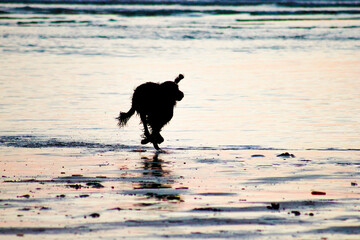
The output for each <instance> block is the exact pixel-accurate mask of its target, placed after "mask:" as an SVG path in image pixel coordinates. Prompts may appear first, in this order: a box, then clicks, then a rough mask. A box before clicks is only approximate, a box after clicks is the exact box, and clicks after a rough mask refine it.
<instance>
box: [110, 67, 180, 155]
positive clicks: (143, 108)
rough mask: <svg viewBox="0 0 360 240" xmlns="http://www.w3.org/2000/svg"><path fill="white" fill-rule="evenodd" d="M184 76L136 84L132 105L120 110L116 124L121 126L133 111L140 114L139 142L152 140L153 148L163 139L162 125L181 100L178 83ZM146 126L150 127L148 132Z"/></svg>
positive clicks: (168, 119) (166, 121) (167, 120)
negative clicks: (141, 130) (164, 80)
mask: <svg viewBox="0 0 360 240" xmlns="http://www.w3.org/2000/svg"><path fill="white" fill-rule="evenodd" d="M183 78H184V76H183V75H182V74H180V75H179V76H178V77H177V78H176V79H175V81H167V82H164V83H161V84H159V83H153V82H147V83H144V84H142V85H140V86H138V87H137V88H136V89H135V91H134V94H133V97H132V105H131V108H130V110H129V111H128V112H126V113H125V112H120V115H119V117H117V118H116V119H118V120H119V122H118V125H119V126H120V127H123V126H125V125H126V123H127V121H128V120H129V119H130V118H131V116H132V115H134V113H135V112H137V114H139V115H140V119H141V122H142V123H143V125H144V135H145V138H144V139H143V140H142V141H141V144H146V143H149V142H152V143H153V145H154V147H155V149H157V150H159V149H160V148H159V146H158V144H160V143H162V142H163V141H164V138H163V137H162V136H161V135H160V131H161V129H162V127H163V126H164V125H165V124H167V123H168V122H169V121H170V120H171V118H172V117H173V113H174V107H175V106H176V101H181V99H183V97H184V93H183V92H181V91H180V90H179V87H178V83H179V82H180V80H181V79H183ZM148 126H149V127H150V129H151V133H150V132H149V129H148Z"/></svg>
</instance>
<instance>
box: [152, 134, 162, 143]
mask: <svg viewBox="0 0 360 240" xmlns="http://www.w3.org/2000/svg"><path fill="white" fill-rule="evenodd" d="M163 141H164V138H163V137H162V136H161V135H160V134H159V135H157V136H156V137H155V139H154V142H156V143H158V144H160V143H162V142H163Z"/></svg>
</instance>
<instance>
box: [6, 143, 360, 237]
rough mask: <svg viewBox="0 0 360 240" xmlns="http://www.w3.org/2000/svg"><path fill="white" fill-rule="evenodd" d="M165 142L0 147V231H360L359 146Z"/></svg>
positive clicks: (321, 234) (195, 233)
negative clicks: (184, 145) (172, 145)
mask: <svg viewBox="0 0 360 240" xmlns="http://www.w3.org/2000/svg"><path fill="white" fill-rule="evenodd" d="M19 150H21V151H19ZM166 151H167V152H166V153H159V152H156V151H154V150H152V149H149V148H133V149H127V150H120V149H110V150H109V149H101V148H95V149H89V148H68V147H61V146H58V147H49V148H23V149H19V148H9V147H7V148H5V147H2V148H1V156H2V159H1V161H0V169H1V171H2V179H1V185H0V192H1V200H0V206H1V207H0V211H1V214H0V216H1V217H0V221H1V227H0V232H1V234H2V237H1V238H2V239H14V237H16V236H17V237H22V239H34V238H40V237H41V239H55V238H56V239H69V238H71V239H90V238H97V239H100V238H101V239H161V238H164V239H165V238H171V239H184V238H185V239H227V238H230V239H234V238H245V239H256V238H259V239H262V238H266V239H269V238H271V239H273V238H274V239H289V238H295V239H314V238H315V239H320V238H322V239H358V236H359V235H358V234H360V230H359V229H360V228H359V220H360V219H359V211H360V208H359V204H358V203H359V196H360V195H359V194H360V189H359V186H358V179H359V165H360V160H359V159H360V158H359V156H360V153H359V152H358V151H331V150H327V151H319V150H303V151H299V150H293V151H291V152H289V154H286V152H287V151H285V150H271V149H269V150H251V149H249V150H245V149H236V148H233V149H231V148H228V149H206V148H204V149H202V150H199V149H198V150H186V151H185V150H182V149H166ZM283 153H285V154H283ZM281 154H283V155H281Z"/></svg>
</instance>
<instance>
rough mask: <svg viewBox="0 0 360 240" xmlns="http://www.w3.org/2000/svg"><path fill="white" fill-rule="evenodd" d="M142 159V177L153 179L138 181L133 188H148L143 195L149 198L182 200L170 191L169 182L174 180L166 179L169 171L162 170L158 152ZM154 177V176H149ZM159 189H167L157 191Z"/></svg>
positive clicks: (161, 161)
mask: <svg viewBox="0 0 360 240" xmlns="http://www.w3.org/2000/svg"><path fill="white" fill-rule="evenodd" d="M141 159H142V160H143V169H144V171H143V177H146V178H150V179H153V181H140V182H138V183H137V184H136V186H134V189H147V190H149V191H148V192H147V193H146V194H145V195H146V196H147V197H149V198H156V199H158V200H163V201H175V202H181V201H183V200H182V199H181V197H180V195H178V194H174V193H172V191H171V190H170V189H172V186H171V184H172V183H173V182H174V181H173V180H172V179H168V178H167V177H169V176H170V171H168V170H164V169H163V166H162V164H163V163H164V161H163V160H162V159H159V158H158V154H155V156H154V157H153V158H152V159H150V158H147V157H142V158H141ZM151 177H154V178H151ZM159 189H169V193H166V192H167V191H164V192H163V191H160V192H159V191H158V190H159Z"/></svg>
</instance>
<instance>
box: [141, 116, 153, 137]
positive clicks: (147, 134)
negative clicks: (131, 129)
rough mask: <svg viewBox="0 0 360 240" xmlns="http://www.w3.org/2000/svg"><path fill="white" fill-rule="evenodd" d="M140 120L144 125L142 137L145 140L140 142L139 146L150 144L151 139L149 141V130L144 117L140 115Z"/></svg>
mask: <svg viewBox="0 0 360 240" xmlns="http://www.w3.org/2000/svg"><path fill="white" fill-rule="evenodd" d="M140 119H141V122H142V123H143V125H144V135H145V138H144V139H143V140H141V144H147V143H149V142H151V139H150V132H149V129H148V126H147V120H146V115H145V114H141V113H140Z"/></svg>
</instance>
